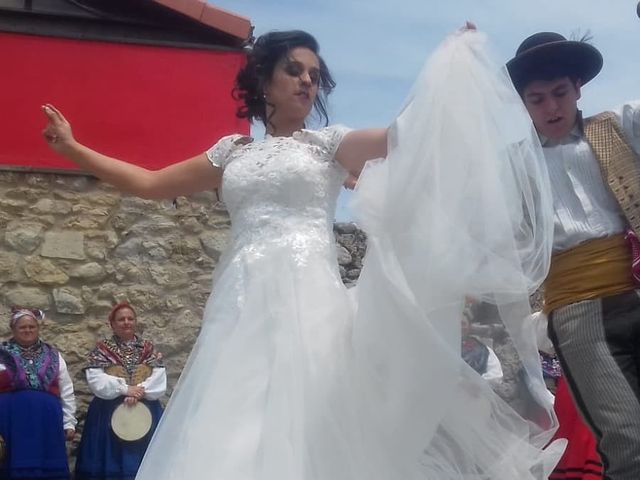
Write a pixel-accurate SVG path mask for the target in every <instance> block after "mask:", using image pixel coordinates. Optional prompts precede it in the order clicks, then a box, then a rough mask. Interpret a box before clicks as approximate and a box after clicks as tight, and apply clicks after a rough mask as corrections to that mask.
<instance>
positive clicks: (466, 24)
mask: <svg viewBox="0 0 640 480" xmlns="http://www.w3.org/2000/svg"><path fill="white" fill-rule="evenodd" d="M477 29H478V28H477V27H476V24H475V23H473V22H470V21H469V20H467V21H466V22H464V25H463V26H462V27H460V32H469V31H473V32H475V31H476V30H477Z"/></svg>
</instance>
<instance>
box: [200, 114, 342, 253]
mask: <svg viewBox="0 0 640 480" xmlns="http://www.w3.org/2000/svg"><path fill="white" fill-rule="evenodd" d="M347 131H348V129H347V128H345V127H343V126H332V127H327V128H324V129H322V130H319V131H311V130H301V131H298V132H295V133H294V134H293V136H292V137H271V136H267V138H266V139H265V140H263V141H259V142H252V143H249V144H246V145H243V144H242V136H241V135H230V136H228V137H224V138H222V139H221V140H220V141H219V142H218V143H217V144H216V145H214V146H213V147H212V148H211V149H209V150H208V151H207V157H208V158H209V160H210V161H211V163H212V164H213V165H215V166H217V167H220V168H223V169H224V174H223V178H222V197H223V200H224V202H225V205H226V206H227V209H228V210H229V214H230V216H231V225H232V226H231V232H232V238H233V241H234V244H235V245H234V246H236V247H237V246H239V244H241V245H247V244H256V245H260V244H264V243H265V242H267V241H268V240H276V241H278V242H287V243H291V244H292V245H293V246H294V247H296V246H297V247H298V249H304V248H308V247H309V246H311V244H314V243H318V242H322V243H328V241H327V237H328V235H329V234H330V232H331V230H332V224H333V215H334V212H335V207H336V199H337V196H338V193H339V191H340V186H341V185H342V182H343V181H344V180H345V178H346V171H345V170H344V168H342V166H340V165H339V164H338V163H337V162H336V161H335V160H334V156H335V152H336V150H337V148H338V146H339V145H340V142H341V140H342V138H343V137H344V135H345V133H346V132H347Z"/></svg>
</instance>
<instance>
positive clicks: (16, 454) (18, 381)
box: [0, 307, 76, 480]
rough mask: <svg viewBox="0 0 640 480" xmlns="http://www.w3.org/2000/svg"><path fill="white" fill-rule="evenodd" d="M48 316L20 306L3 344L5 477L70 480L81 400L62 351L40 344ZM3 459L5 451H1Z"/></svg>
mask: <svg viewBox="0 0 640 480" xmlns="http://www.w3.org/2000/svg"><path fill="white" fill-rule="evenodd" d="M43 319H44V313H43V312H42V311H40V310H34V309H30V308H22V307H14V308H13V309H12V311H11V320H10V326H11V333H12V337H11V339H9V340H8V341H6V342H3V343H1V344H0V438H1V439H2V442H1V443H3V444H4V447H3V448H2V449H1V450H4V458H0V478H2V479H8V480H14V479H30V480H33V479H45V478H46V479H55V480H63V479H68V478H69V467H68V463H67V450H66V445H65V440H71V439H72V438H73V436H74V434H75V426H76V419H75V416H74V415H75V410H76V403H75V396H74V393H73V383H72V382H71V377H70V376H69V372H68V370H67V364H66V363H65V361H64V359H63V358H62V355H61V354H60V352H59V351H58V350H57V349H56V348H55V347H53V346H51V345H50V344H48V343H46V342H44V341H42V340H41V339H40V326H41V323H40V322H41V321H42V320H43ZM0 454H2V452H0Z"/></svg>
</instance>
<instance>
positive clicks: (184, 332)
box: [0, 172, 229, 419]
mask: <svg viewBox="0 0 640 480" xmlns="http://www.w3.org/2000/svg"><path fill="white" fill-rule="evenodd" d="M0 226H1V227H2V232H3V233H2V237H1V239H0V319H3V320H1V321H0V338H1V339H6V338H8V337H9V336H10V330H9V326H8V318H9V316H8V315H9V308H10V306H11V305H16V304H17V305H25V306H31V307H39V308H42V309H43V310H44V311H45V313H46V319H45V322H44V324H43V328H42V330H41V335H42V338H43V339H45V340H46V341H48V342H50V343H52V344H54V345H55V346H57V347H58V348H59V349H60V351H61V352H62V353H63V355H64V357H65V359H66V360H67V362H68V364H69V369H70V372H71V374H72V377H73V380H74V385H75V388H76V392H77V398H78V416H79V418H80V419H82V418H83V417H84V415H85V413H86V405H87V402H88V400H89V399H90V394H89V392H88V390H87V385H86V382H85V381H84V376H83V372H82V368H83V366H84V362H85V357H86V354H87V353H88V352H89V351H90V350H91V349H92V348H93V346H94V344H95V341H96V340H97V339H98V338H99V337H102V336H105V335H109V334H110V328H109V326H108V323H107V315H108V313H109V311H110V309H111V307H112V305H113V304H114V303H116V302H118V301H121V300H124V299H127V300H129V301H130V302H131V303H132V304H133V305H134V307H135V308H136V309H137V311H138V316H139V321H140V327H141V329H142V330H143V331H144V334H145V335H148V337H149V338H151V339H153V340H154V341H155V342H156V344H157V346H158V349H159V350H160V351H161V352H162V353H163V354H164V357H165V359H166V363H167V366H168V376H169V389H170V390H171V388H173V386H174V385H175V382H176V380H177V378H178V376H179V374H180V371H181V369H182V366H183V365H184V362H185V360H186V357H187V355H188V353H189V351H190V350H191V346H192V345H193V342H194V340H195V338H196V336H197V334H198V330H199V327H200V320H201V316H202V311H203V307H204V304H205V301H206V299H207V296H208V293H209V291H210V289H211V274H212V271H213V268H214V267H215V265H216V262H217V260H218V257H219V256H220V252H221V251H222V250H223V249H224V247H225V245H226V243H227V236H228V233H229V218H228V215H227V213H226V211H225V210H224V208H223V207H222V206H221V205H220V204H218V203H217V202H216V196H215V193H214V192H210V193H205V194H199V195H195V196H193V197H190V198H188V199H187V198H179V199H178V200H177V204H176V205H173V204H172V202H170V201H162V202H157V201H149V200H141V199H138V198H134V197H131V196H128V195H122V194H120V193H118V192H117V191H115V190H114V189H113V188H111V187H109V186H108V185H105V184H104V183H102V182H98V181H96V180H95V179H93V178H91V177H87V176H82V175H54V174H33V173H31V174H27V173H15V172H0Z"/></svg>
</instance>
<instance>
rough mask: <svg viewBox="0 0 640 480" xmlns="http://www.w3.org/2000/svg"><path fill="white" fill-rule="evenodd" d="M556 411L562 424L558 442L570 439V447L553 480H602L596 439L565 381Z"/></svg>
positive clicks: (556, 403) (561, 381)
mask: <svg viewBox="0 0 640 480" xmlns="http://www.w3.org/2000/svg"><path fill="white" fill-rule="evenodd" d="M553 408H554V410H555V412H556V415H557V416H558V422H559V424H560V428H558V431H557V433H556V435H555V438H566V439H567V440H569V444H568V445H567V449H566V450H565V452H564V455H563V456H562V458H561V459H560V463H558V466H557V467H556V468H555V470H554V471H553V473H552V474H551V476H550V477H549V480H601V479H602V462H601V461H600V455H599V454H598V451H597V450H596V446H597V445H596V439H595V437H594V436H593V433H591V430H589V428H588V427H587V426H586V425H585V424H584V422H583V420H582V417H581V416H580V414H579V413H578V410H577V409H576V406H575V404H574V402H573V398H572V397H571V393H569V387H568V386H567V383H566V381H565V380H564V377H562V378H560V380H559V381H558V389H557V390H556V400H555V404H554V407H553Z"/></svg>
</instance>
